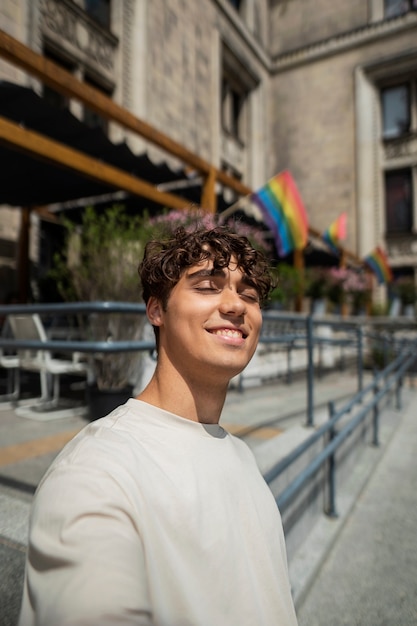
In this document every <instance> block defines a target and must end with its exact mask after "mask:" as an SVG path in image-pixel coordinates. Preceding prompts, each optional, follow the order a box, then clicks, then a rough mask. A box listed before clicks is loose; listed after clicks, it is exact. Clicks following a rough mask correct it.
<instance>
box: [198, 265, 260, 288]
mask: <svg viewBox="0 0 417 626" xmlns="http://www.w3.org/2000/svg"><path fill="white" fill-rule="evenodd" d="M209 276H219V277H220V278H225V277H226V272H225V270H224V269H214V268H212V269H207V268H206V269H201V270H196V271H195V272H192V273H191V274H187V276H186V279H187V280H193V279H194V278H207V277H209ZM242 283H243V284H245V285H248V286H249V287H253V288H254V289H256V291H259V290H258V288H257V285H256V283H255V281H254V280H253V279H252V278H250V277H249V276H248V275H247V274H242Z"/></svg>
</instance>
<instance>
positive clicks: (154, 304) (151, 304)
mask: <svg viewBox="0 0 417 626" xmlns="http://www.w3.org/2000/svg"><path fill="white" fill-rule="evenodd" d="M146 315H147V316H148V320H149V321H150V323H151V324H152V326H161V325H162V304H161V303H160V302H159V300H157V299H156V298H155V297H154V296H151V297H150V298H149V300H148V304H147V305H146Z"/></svg>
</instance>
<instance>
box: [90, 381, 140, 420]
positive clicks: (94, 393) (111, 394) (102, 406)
mask: <svg viewBox="0 0 417 626" xmlns="http://www.w3.org/2000/svg"><path fill="white" fill-rule="evenodd" d="M132 394H133V386H132V385H129V386H127V387H125V388H123V389H99V388H98V387H97V385H90V386H89V387H88V390H87V404H88V409H89V411H88V413H89V418H90V420H91V421H93V420H96V419H99V418H100V417H104V416H105V415H108V413H111V412H112V411H113V409H115V408H117V407H118V406H120V405H121V404H124V403H125V402H127V401H128V400H129V398H131V397H132Z"/></svg>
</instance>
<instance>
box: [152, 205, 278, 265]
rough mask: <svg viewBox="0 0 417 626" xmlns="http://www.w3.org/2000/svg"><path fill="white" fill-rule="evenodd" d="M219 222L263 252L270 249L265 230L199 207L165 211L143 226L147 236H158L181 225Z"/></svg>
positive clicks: (208, 226) (190, 227)
mask: <svg viewBox="0 0 417 626" xmlns="http://www.w3.org/2000/svg"><path fill="white" fill-rule="evenodd" d="M220 224H225V225H226V226H228V227H229V228H230V229H231V230H232V231H233V232H235V233H236V234H237V235H242V236H243V237H247V238H248V239H249V241H250V242H251V244H252V245H253V247H254V248H256V249H257V250H261V251H262V252H263V253H264V254H268V253H269V252H271V251H272V245H271V243H270V242H269V241H268V239H267V232H266V231H264V230H262V229H261V228H259V227H257V226H251V225H250V224H247V223H246V222H243V221H242V220H238V219H234V218H233V217H231V218H229V219H228V220H227V221H226V222H223V220H222V216H221V213H220V214H218V213H216V214H213V213H207V212H205V211H202V210H201V209H200V208H191V209H183V210H182V211H167V212H164V213H161V214H160V215H157V216H156V217H152V218H150V219H149V221H148V224H147V225H145V228H147V229H148V230H149V236H150V238H152V237H159V236H165V235H168V234H169V233H170V232H173V231H174V230H175V229H176V228H179V227H180V226H182V227H183V228H185V229H186V230H191V229H192V228H194V227H195V226H196V225H201V226H204V227H205V228H208V229H210V228H215V227H216V226H219V225H220Z"/></svg>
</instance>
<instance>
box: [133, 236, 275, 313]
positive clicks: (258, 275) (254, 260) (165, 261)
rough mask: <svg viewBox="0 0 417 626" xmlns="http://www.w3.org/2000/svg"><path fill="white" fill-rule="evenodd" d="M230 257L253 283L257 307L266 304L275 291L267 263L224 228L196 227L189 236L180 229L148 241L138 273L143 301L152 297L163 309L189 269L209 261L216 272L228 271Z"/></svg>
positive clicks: (262, 257)
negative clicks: (258, 304) (167, 235)
mask: <svg viewBox="0 0 417 626" xmlns="http://www.w3.org/2000/svg"><path fill="white" fill-rule="evenodd" d="M232 257H233V258H234V259H235V260H236V262H237V267H238V268H239V269H240V270H241V271H242V272H243V273H244V274H246V275H247V276H248V277H249V278H250V280H251V281H252V282H253V285H254V286H255V288H256V289H257V291H258V294H259V301H260V304H261V305H263V304H265V303H266V301H267V300H268V297H269V295H270V292H271V290H272V289H273V287H274V284H273V278H272V275H271V273H270V269H269V265H268V262H267V259H266V258H265V256H264V255H263V254H262V252H260V251H259V250H256V249H254V247H253V246H252V244H251V243H250V241H249V240H248V239H247V238H246V237H244V236H242V235H236V233H233V232H232V231H231V230H230V228H228V227H227V226H217V227H215V228H213V229H210V230H208V229H207V228H204V227H196V229H195V230H193V231H192V232H190V231H188V230H187V231H186V230H185V229H184V228H182V227H180V228H178V229H177V230H175V231H174V233H172V235H171V236H170V237H169V238H168V239H166V240H162V241H149V242H148V243H147V244H146V247H145V254H144V258H143V260H142V262H141V264H140V265H139V269H138V272H139V276H140V280H141V285H142V295H143V299H144V301H145V302H148V300H149V298H150V297H151V296H154V297H155V298H157V299H158V300H159V301H160V302H161V303H162V306H163V308H164V309H166V306H167V302H168V299H169V296H170V293H171V291H172V289H173V288H174V287H175V285H176V284H177V283H178V281H179V280H180V278H181V276H182V275H183V273H184V271H185V270H186V269H187V268H188V267H191V266H193V265H196V264H198V263H200V262H202V261H204V260H205V259H212V261H213V268H214V269H215V270H218V269H222V268H226V267H228V266H229V264H230V260H231V258H232Z"/></svg>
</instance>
